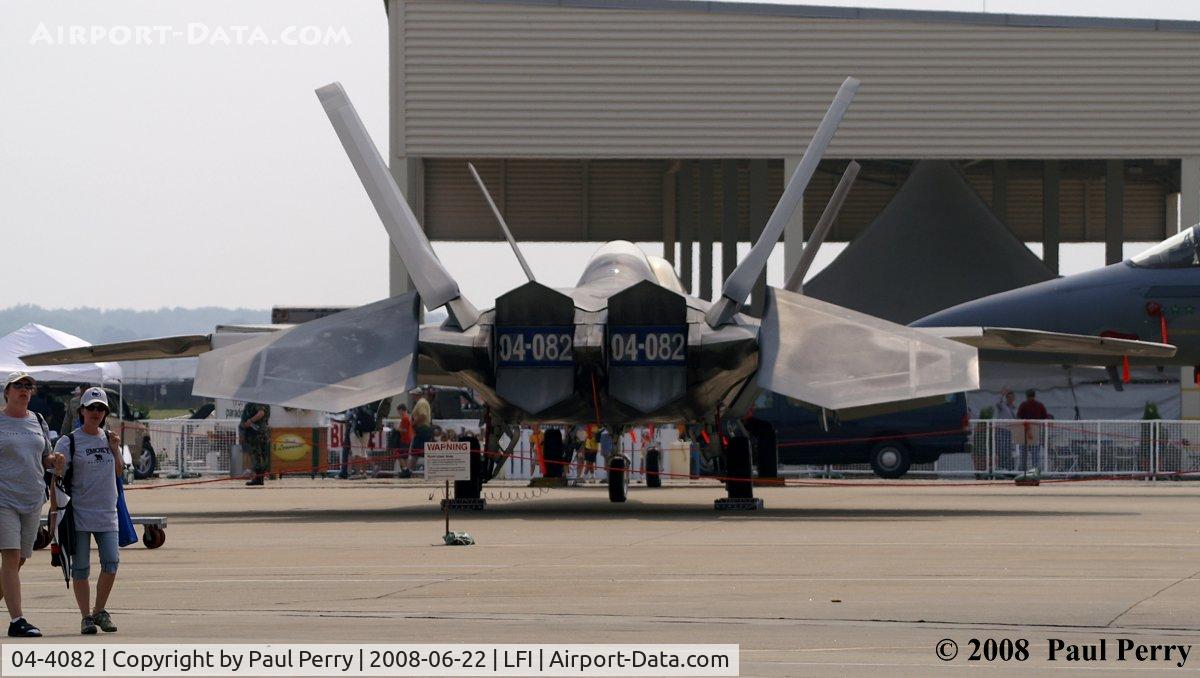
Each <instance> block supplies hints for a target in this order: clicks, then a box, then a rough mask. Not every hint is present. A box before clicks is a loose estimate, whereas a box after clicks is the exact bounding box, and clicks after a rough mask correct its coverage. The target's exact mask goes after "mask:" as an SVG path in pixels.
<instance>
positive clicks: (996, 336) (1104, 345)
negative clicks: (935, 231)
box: [915, 327, 1175, 364]
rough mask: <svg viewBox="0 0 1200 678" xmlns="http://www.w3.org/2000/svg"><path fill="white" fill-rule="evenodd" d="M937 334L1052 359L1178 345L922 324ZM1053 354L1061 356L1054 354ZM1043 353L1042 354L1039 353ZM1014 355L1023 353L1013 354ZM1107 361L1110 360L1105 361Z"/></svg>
mask: <svg viewBox="0 0 1200 678" xmlns="http://www.w3.org/2000/svg"><path fill="white" fill-rule="evenodd" d="M915 329H918V330H920V331H922V332H928V333H929V334H933V335H935V336H939V337H944V338H946V339H951V340H953V341H957V342H959V343H963V344H966V345H968V346H974V347H975V348H977V349H981V350H986V351H989V352H992V351H998V352H1013V353H1037V354H1045V358H1044V361H1045V362H1050V363H1060V362H1061V363H1064V364H1067V363H1079V362H1081V361H1080V359H1081V358H1082V359H1083V362H1086V361H1087V360H1088V359H1091V358H1121V357H1126V356H1127V357H1130V358H1171V357H1173V356H1174V355H1175V347H1174V346H1172V345H1170V344H1158V343H1154V342H1150V341H1135V340H1133V339H1117V338H1114V337H1095V336H1089V335H1083V334H1065V333H1062V332H1045V331H1042V330H1024V329H1017V328H1011V327H920V328H915ZM1054 356H1058V358H1055V357H1054ZM1039 357H1040V356H1039ZM1013 358H1014V359H1020V358H1021V356H1019V355H1014V356H1013ZM1105 362H1111V360H1109V361H1105Z"/></svg>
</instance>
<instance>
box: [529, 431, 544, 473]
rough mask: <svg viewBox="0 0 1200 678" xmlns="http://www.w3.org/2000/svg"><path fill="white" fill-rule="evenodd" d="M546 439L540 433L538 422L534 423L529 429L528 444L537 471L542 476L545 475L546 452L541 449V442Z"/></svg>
mask: <svg viewBox="0 0 1200 678" xmlns="http://www.w3.org/2000/svg"><path fill="white" fill-rule="evenodd" d="M545 439H546V434H545V433H542V427H541V425H540V424H534V425H533V429H532V430H530V431H529V446H530V447H532V448H533V458H534V459H535V460H536V461H537V467H538V471H540V472H541V474H542V477H543V478H545V477H546V454H545V451H544V450H543V449H542V442H543V441H544V440H545Z"/></svg>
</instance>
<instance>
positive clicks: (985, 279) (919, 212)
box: [804, 160, 1054, 324]
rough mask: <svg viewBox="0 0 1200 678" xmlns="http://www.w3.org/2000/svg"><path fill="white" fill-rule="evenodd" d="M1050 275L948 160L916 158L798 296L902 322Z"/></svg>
mask: <svg viewBox="0 0 1200 678" xmlns="http://www.w3.org/2000/svg"><path fill="white" fill-rule="evenodd" d="M1053 277H1054V273H1052V272H1051V271H1050V269H1048V268H1046V265H1045V264H1043V263H1042V261H1041V260H1040V259H1038V258H1037V255H1035V254H1034V253H1033V252H1030V251H1029V248H1028V247H1026V246H1025V244H1024V243H1022V242H1021V241H1020V240H1018V239H1017V237H1016V236H1015V235H1013V234H1012V232H1011V231H1009V229H1008V227H1007V226H1005V225H1004V223H1003V222H1001V221H1000V219H998V218H997V217H996V215H995V214H994V213H993V212H992V211H991V209H989V208H988V206H987V205H986V204H985V203H984V202H983V199H982V198H980V197H979V194H978V193H976V192H975V190H974V189H973V188H971V186H970V184H968V183H967V180H966V178H965V177H963V175H962V173H961V172H959V171H958V169H957V168H955V166H954V165H953V164H952V163H950V162H949V161H946V160H921V161H919V162H917V163H916V164H915V165H913V168H912V172H911V173H910V174H909V176H908V179H907V180H905V182H904V185H903V186H901V187H900V190H899V191H897V192H896V195H895V197H893V198H892V201H891V202H890V203H888V205H887V207H884V208H883V211H882V212H880V213H879V216H877V217H875V220H874V221H873V222H871V225H870V226H868V227H867V229H866V230H865V231H863V232H862V233H860V234H859V236H858V237H857V238H855V239H854V241H853V242H851V243H850V245H849V246H848V247H846V249H845V250H843V251H842V253H841V254H840V255H839V256H838V258H837V259H835V260H834V261H833V263H831V264H829V266H827V267H825V269H824V270H822V271H821V272H820V273H818V274H817V275H815V276H813V278H812V280H809V281H808V282H806V283H804V293H805V294H807V295H809V296H812V297H814V298H816V299H821V300H823V301H828V302H830V303H833V304H838V305H839V306H845V307H846V308H850V309H853V310H856V311H861V312H863V313H870V314H871V315H874V316H878V317H880V318H884V319H886V320H891V321H892V322H897V323H901V324H907V323H910V322H912V321H914V320H917V319H918V318H923V317H925V316H927V315H929V314H930V313H933V312H935V311H940V310H942V309H944V308H949V307H951V306H954V305H956V304H961V303H963V302H966V301H971V300H972V299H978V298H980V297H984V296H987V295H989V294H994V293H996V292H1004V291H1007V290H1011V289H1015V288H1017V287H1024V286H1025V285H1032V284H1033V283H1037V282H1042V281H1043V280H1049V279H1051V278H1053Z"/></svg>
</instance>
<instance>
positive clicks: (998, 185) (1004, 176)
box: [992, 160, 1008, 226]
mask: <svg viewBox="0 0 1200 678" xmlns="http://www.w3.org/2000/svg"><path fill="white" fill-rule="evenodd" d="M992 212H993V213H995V215H996V218H997V219H999V220H1000V221H1001V222H1003V223H1004V225H1006V226H1007V225H1008V161H1007V160H994V161H992Z"/></svg>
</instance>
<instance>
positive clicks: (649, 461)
mask: <svg viewBox="0 0 1200 678" xmlns="http://www.w3.org/2000/svg"><path fill="white" fill-rule="evenodd" d="M660 473H662V452H661V451H660V450H657V449H652V450H647V451H646V487H662V476H661V475H659V474H660Z"/></svg>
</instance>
